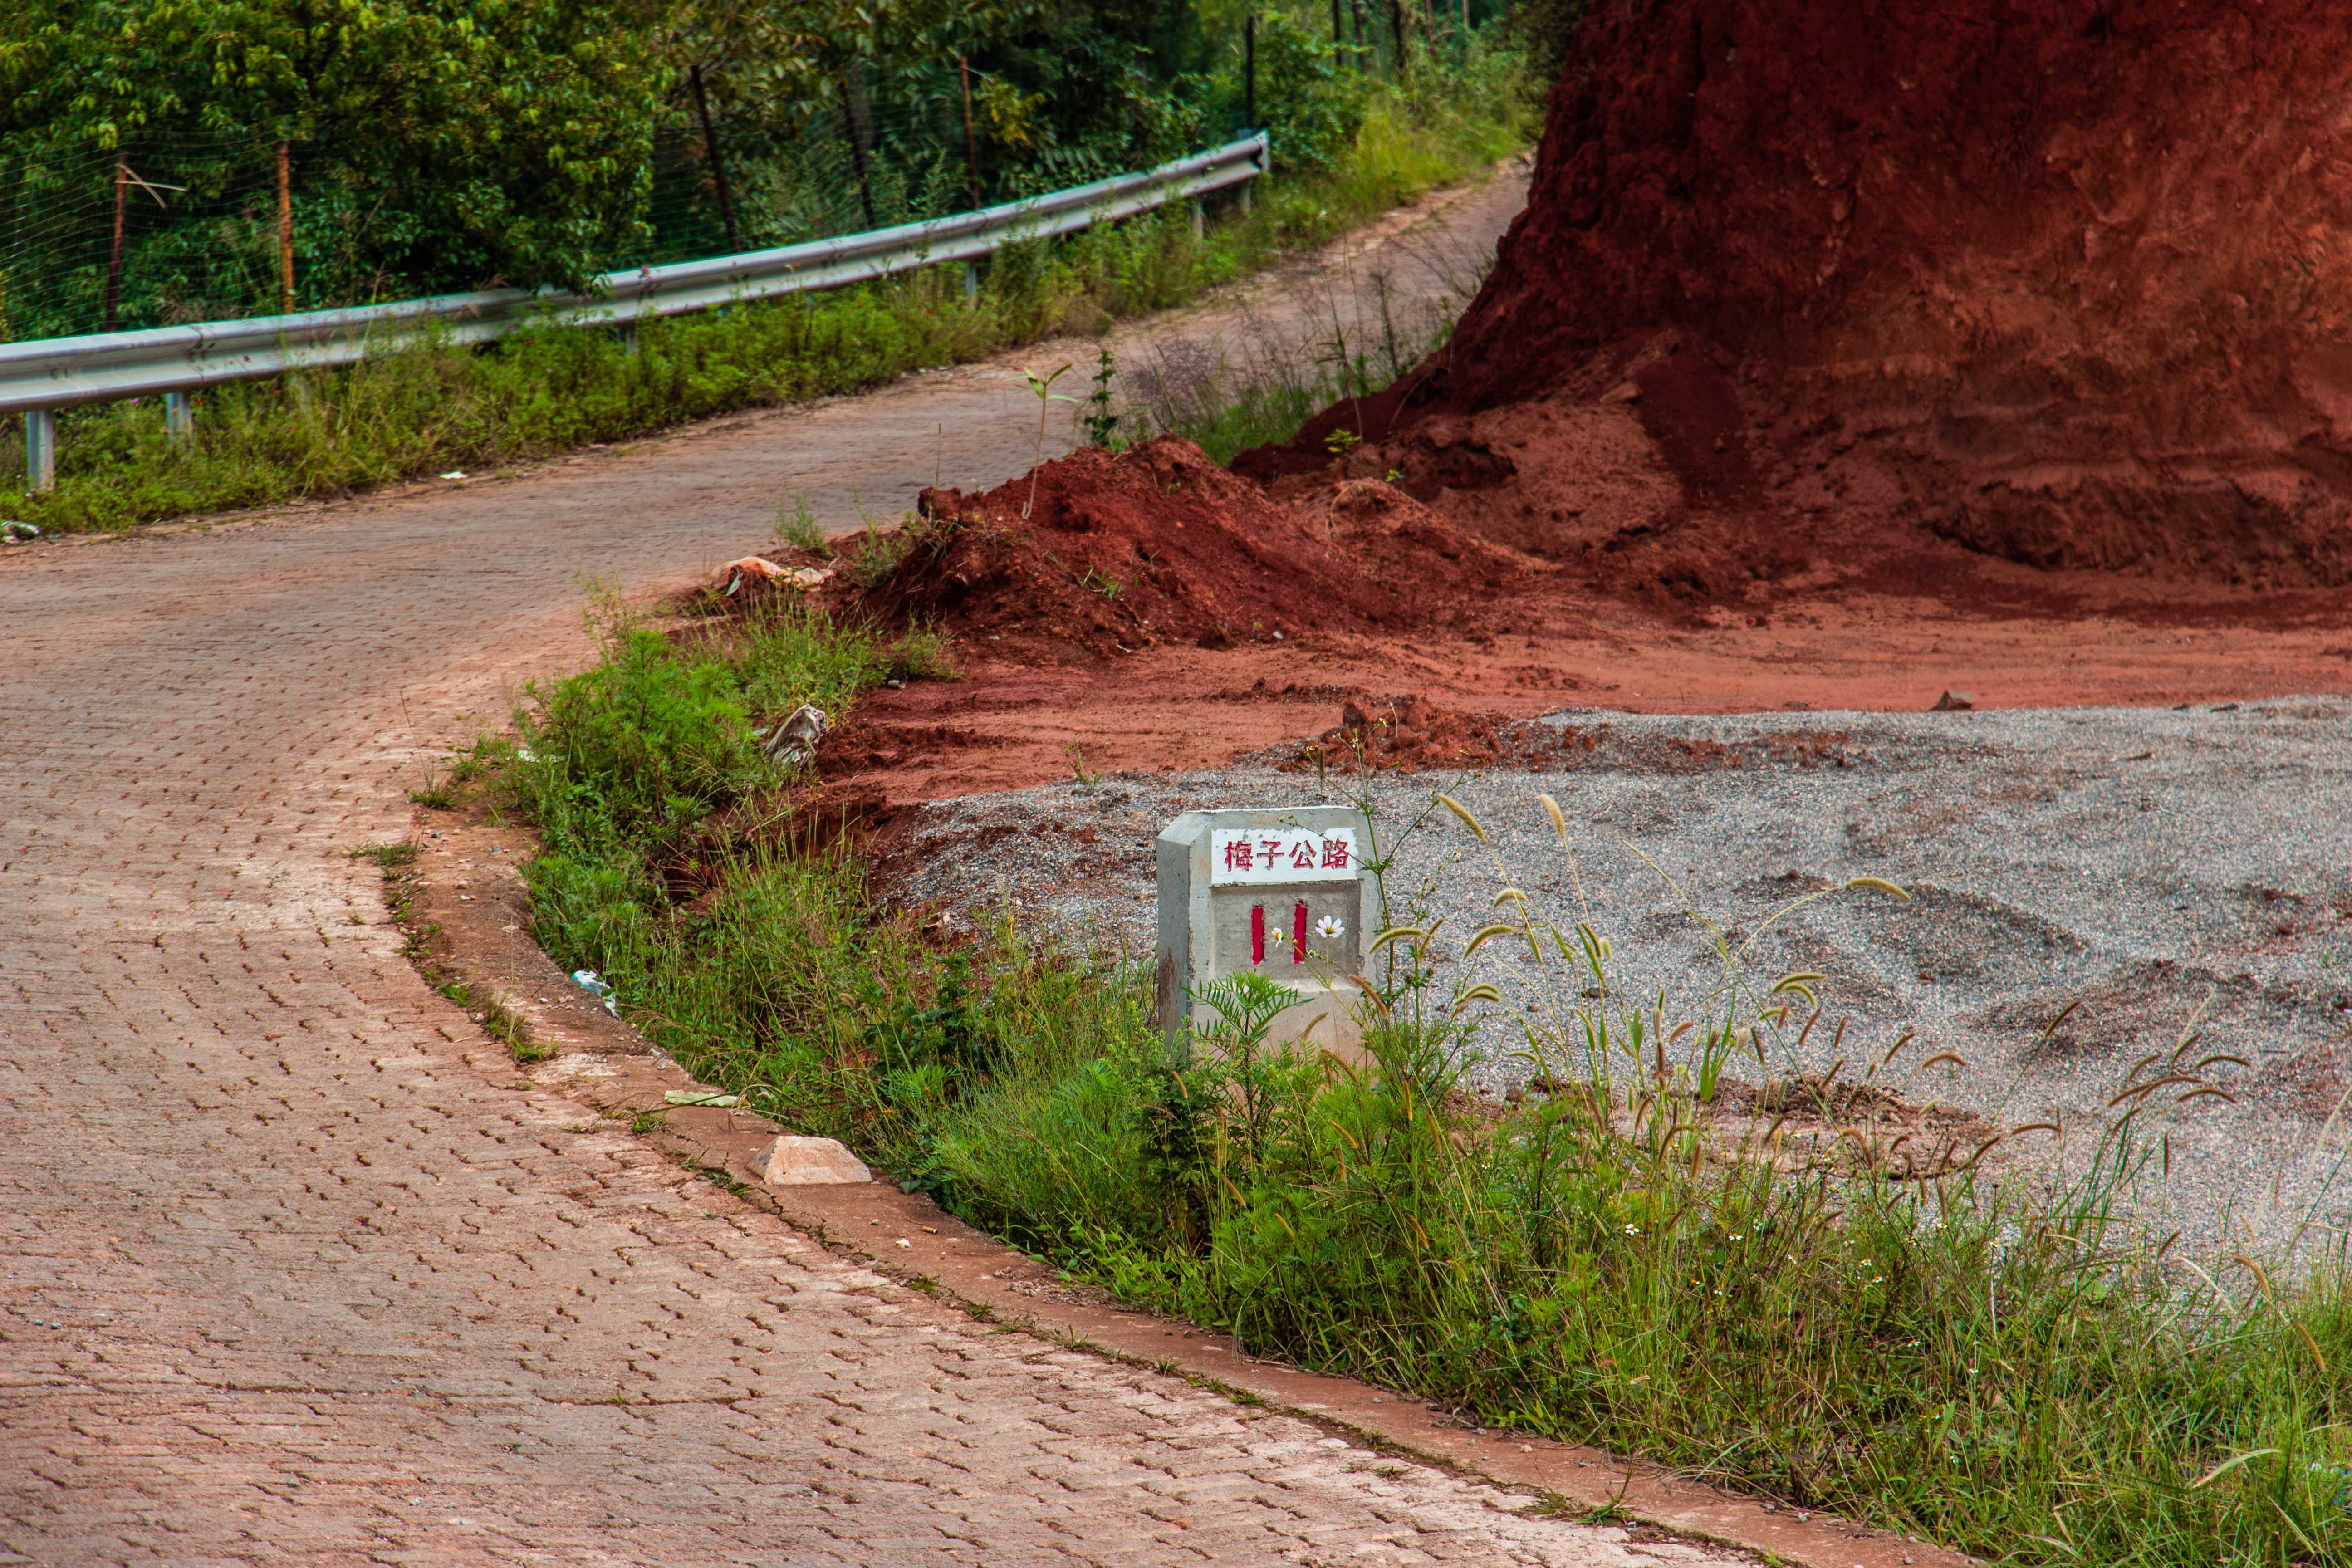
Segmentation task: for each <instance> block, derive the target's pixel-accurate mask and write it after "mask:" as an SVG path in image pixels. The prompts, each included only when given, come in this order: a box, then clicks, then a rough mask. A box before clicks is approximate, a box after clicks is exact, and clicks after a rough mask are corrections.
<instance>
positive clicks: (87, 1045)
mask: <svg viewBox="0 0 2352 1568" xmlns="http://www.w3.org/2000/svg"><path fill="white" fill-rule="evenodd" d="M1510 199H1511V197H1510V192H1509V188H1508V187H1507V186H1498V187H1496V188H1493V189H1490V190H1489V191H1488V192H1486V193H1483V194H1481V195H1476V196H1474V197H1472V198H1470V199H1468V200H1467V201H1465V202H1464V203H1462V204H1460V205H1456V206H1454V207H1453V208H1451V209H1450V210H1449V213H1448V215H1447V216H1446V218H1445V219H1444V222H1445V223H1446V224H1447V225H1448V226H1449V232H1454V233H1460V234H1463V235H1465V236H1467V237H1471V238H1473V239H1475V237H1479V236H1482V235H1487V234H1491V232H1492V231H1493V229H1494V228H1495V227H1496V225H1497V224H1498V223H1499V221H1500V219H1501V217H1502V216H1505V214H1506V209H1507V206H1508V205H1509V203H1510ZM1393 254H1402V252H1401V251H1399V252H1394V253H1393ZM1004 400H1005V394H1004V391H1003V377H1002V374H1001V373H998V374H997V379H996V380H993V381H992V380H990V379H989V375H988V373H973V374H965V375H962V376H960V377H954V378H945V379H933V380H923V381H918V382H915V383H913V384H908V385H904V386H900V387H898V388H893V389H890V390H888V391H886V392H885V393H883V394H881V395H878V396H877V398H875V399H874V400H872V401H871V402H870V403H867V404H863V405H858V406H856V407H848V406H843V405H834V406H830V407H821V408H817V409H813V410H806V411H793V412H788V413H780V414H772V415H762V416H754V417H750V418H745V419H740V420H734V421H729V422H726V423H725V424H723V425H721V426H717V427H714V428H710V429H706V430H702V431H698V432H695V433H693V434H691V435H688V436H681V437H677V438H675V439H673V440H669V441H666V442H661V443H650V444H647V445H646V446H645V447H640V448H635V449H632V450H630V451H627V452H622V453H613V454H604V455H600V456H598V457H596V458H593V459H592V460H588V461H585V462H583V463H582V464H580V465H578V466H577V467H558V468H554V469H552V470H549V471H542V472H541V473H538V474H536V475H533V476H530V477H529V478H528V479H521V480H519V481H516V482H510V483H491V484H487V485H479V486H468V487H466V488H463V489H444V490H438V491H432V490H428V491H424V492H418V493H412V494H408V495H404V496H400V497H384V498H378V499H376V500H371V501H368V502H364V503H362V504H357V505H351V506H342V507H335V508H327V509H319V510H312V511H309V512H305V513H301V514H288V515H281V516H278V517H273V518H269V519H262V520H247V521H238V522H236V523H234V524H232V525H229V526H227V527H226V528H223V529H215V530H214V531H210V532H209V533H207V532H206V531H202V530H195V529H177V530H171V531H155V532H152V533H148V534H145V535H142V536H139V537H133V538H129V539H122V540H114V541H89V542H70V543H67V544H62V545H58V546H44V547H39V548H18V549H15V550H11V551H9V552H5V554H0V626H5V648H6V655H7V664H8V668H7V678H6V681H5V685H0V801H5V813H4V814H0V815H5V824H6V826H5V837H0V909H5V910H6V911H7V914H8V919H7V921H6V927H5V929H6V942H5V948H0V1118H5V1137H0V1190H5V1194H6V1202H5V1205H0V1211H5V1213H4V1214H0V1253H5V1264H0V1268H5V1273H0V1469H5V1477H6V1479H5V1482H0V1561H7V1562H18V1563H148V1562H174V1563H189V1562H198V1561H201V1562H241V1563H302V1564H306V1565H311V1568H316V1565H321V1564H335V1563H358V1562H362V1561H366V1562H376V1561H382V1560H383V1559H384V1558H385V1557H386V1556H394V1555H396V1556H398V1557H399V1558H401V1559H402V1560H404V1561H412V1562H420V1563H422V1562H448V1563H559V1562H561V1563H589V1562H596V1563H609V1562H616V1561H619V1562H631V1563H712V1562H719V1561H726V1562H739V1563H794V1564H801V1563H831V1562H842V1563H909V1562H921V1563H933V1562H937V1563H950V1562H954V1563H976V1562H986V1563H990V1564H992V1565H996V1564H1008V1563H1030V1562H1045V1561H1053V1562H1056V1563H1059V1562H1068V1561H1076V1562H1095V1563H1158V1562H1175V1561H1179V1560H1182V1561H1188V1562H1189V1561H1195V1560H1199V1559H1202V1558H1206V1559H1208V1560H1211V1561H1230V1562H1253V1563H1255V1562H1265V1561H1269V1560H1276V1559H1285V1560H1294V1561H1313V1560H1322V1559H1325V1558H1332V1557H1341V1556H1347V1557H1351V1558H1352V1557H1353V1556H1354V1555H1356V1554H1360V1553H1365V1552H1380V1553H1381V1557H1380V1560H1381V1561H1384V1562H1446V1563H1577V1564H1583V1563H1594V1564H1601V1563H1610V1564H1616V1563H1641V1562H1645V1561H1656V1560H1659V1559H1660V1558H1661V1557H1662V1556H1668V1555H1671V1556H1674V1557H1675V1559H1676V1560H1678V1561H1693V1560H1697V1558H1698V1557H1699V1554H1696V1553H1693V1552H1690V1551H1689V1550H1688V1549H1685V1548H1679V1547H1674V1546H1669V1545H1644V1544H1642V1543H1639V1542H1633V1541H1631V1540H1629V1539H1628V1537H1627V1536H1626V1534H1625V1532H1623V1531H1611V1530H1601V1529H1594V1528H1591V1527H1584V1526H1578V1525H1571V1524H1566V1523H1561V1522H1557V1521H1547V1520H1542V1519H1536V1518H1530V1517H1526V1516H1524V1515H1521V1514H1519V1513H1517V1512H1512V1511H1507V1510H1511V1509H1514V1508H1516V1507H1517V1500H1516V1499H1512V1498H1507V1497H1505V1496H1502V1495H1501V1494H1498V1493H1496V1492H1493V1491H1491V1490H1489V1489H1483V1488H1480V1487H1477V1486H1475V1485H1472V1484H1468V1483H1465V1482H1463V1481H1459V1480H1456V1479H1451V1478H1447V1477H1444V1476H1441V1475H1439V1474H1437V1473H1436V1472H1433V1471H1430V1470H1427V1469H1423V1468H1416V1467H1396V1466H1390V1465H1386V1464H1381V1465H1379V1466H1377V1467H1376V1466H1375V1465H1374V1464H1373V1463H1372V1462H1371V1456H1370V1455H1369V1454H1367V1453H1364V1452H1362V1451H1360V1450H1355V1449H1351V1448H1349V1447H1347V1446H1346V1445H1345V1444H1343V1443H1339V1442H1338V1441H1337V1440H1336V1439H1330V1438H1328V1437H1325V1436H1323V1435H1322V1434H1321V1433H1319V1432H1318V1431H1316V1430H1314V1429H1313V1428H1311V1427H1307V1426H1303V1425H1301V1424H1299V1423H1297V1422H1294V1421H1290V1420H1287V1419H1286V1418H1282V1417H1264V1418H1260V1416H1259V1415H1257V1413H1255V1412H1251V1411H1247V1410H1244V1409H1241V1408H1239V1407H1236V1406H1234V1405H1231V1404H1229V1403H1227V1402H1225V1401H1223V1400H1222V1399H1220V1398H1217V1397H1215V1396H1213V1395H1211V1394H1205V1393H1202V1392H1200V1391H1197V1390H1195V1389H1193V1388H1192V1387H1190V1386H1188V1385H1186V1384H1182V1383H1181V1382H1177V1381H1175V1380H1172V1379H1166V1378H1161V1377H1158V1376H1156V1375H1153V1374H1150V1373H1139V1372H1136V1371H1132V1370H1129V1369H1127V1368H1124V1367H1120V1366H1117V1365H1113V1364H1109V1363H1102V1362H1098V1361H1096V1360H1093V1359H1091V1358H1088V1357H1085V1356H1080V1355H1076V1354H1071V1353H1066V1352H1058V1351H1055V1350H1052V1349H1050V1348H1048V1347H1045V1346H1043V1345H1041V1344H1039V1343H1038V1342H1036V1341H1034V1340H1029V1339H1025V1338H1023V1337H1021V1336H1018V1335H1008V1334H1002V1333H997V1332H993V1331H988V1330H985V1329H983V1328H982V1327H980V1326H977V1325H974V1324H972V1323H971V1322H970V1321H966V1320H962V1319H960V1318H957V1317H956V1316H954V1315H953V1314H950V1313H949V1312H946V1311H944V1310H940V1309H938V1308H936V1307H934V1306H932V1305H931V1304H930V1303H929V1301H928V1300H925V1299H923V1298H921V1297H919V1296H916V1295H914V1294H912V1293H910V1292H908V1291H904V1290H901V1289H897V1288H895V1287H892V1286H890V1285H889V1284H887V1282H886V1281H883V1280H881V1279H877V1277H874V1276H871V1275H869V1274H866V1273H864V1272H862V1271H861V1270H859V1269H857V1268H852V1267H850V1266H848V1265H845V1264H844V1263H842V1262H840V1261H839V1260H837V1259H835V1258H832V1257H831V1256H830V1255H828V1254H826V1253H824V1252H823V1251H821V1250H820V1249H818V1248H816V1247H814V1246H812V1245H811V1244H809V1243H808V1242H806V1241H805V1240H803V1238H801V1237H797V1236H795V1235H793V1233H792V1232H790V1231H789V1230H787V1229H786V1228H785V1227H784V1226H782V1224H781V1223H779V1222H777V1221H775V1220H773V1219H772V1218H769V1217H768V1216H765V1215H761V1214H759V1213H756V1212H753V1211H751V1210H749V1209H746V1208H745V1207H743V1206H742V1205H739V1204H737V1203H736V1202H735V1200H733V1199H732V1198H730V1197H729V1196H728V1195H727V1194H725V1193H723V1192H721V1191H719V1190H718V1189H716V1188H711V1187H709V1186H707V1185H706V1184H701V1183H698V1182H695V1181H692V1180H690V1179H688V1177H687V1176H686V1173H683V1172H681V1171H680V1170H678V1169H677V1168H675V1167H673V1166H670V1165H668V1164H667V1163H664V1162H662V1161H660V1160H659V1159H657V1158H656V1157H654V1156H653V1155H651V1154H650V1153H649V1152H647V1151H646V1150H645V1149H644V1148H643V1147H642V1146H640V1145H639V1144H638V1143H636V1142H635V1140H633V1139H631V1138H629V1137H627V1136H625V1135H624V1134H623V1133H621V1132H619V1131H616V1130H614V1129H613V1128H612V1127H610V1126H608V1125H600V1124H598V1123H597V1122H596V1121H595V1120H594V1119H593V1116H592V1115H590V1114H589V1113H587V1112H585V1111H584V1110H583V1109H582V1108H581V1107H580V1106H578V1105H576V1104H574V1103H572V1102H571V1101H568V1100H563V1099H562V1098H560V1097H558V1096H555V1095H551V1094H548V1093H545V1092H542V1091H537V1090H533V1089H529V1088H527V1087H521V1086H511V1087H510V1086H509V1083H508V1082H507V1081H505V1079H506V1078H507V1075H506V1074H504V1073H502V1072H500V1071H499V1068H500V1066H501V1064H500V1063H499V1060H498V1058H496V1057H495V1056H494V1055H488V1054H487V1053H488V1047H487V1046H486V1045H485V1044H484V1043H483V1042H482V1041H481V1040H480V1037H479V1036H478V1031H476V1030H475V1028H474V1027H473V1026H472V1025H471V1024H470V1023H469V1021H468V1020H467V1018H466V1017H465V1016H464V1015H463V1014H462V1013H460V1012H459V1011H458V1010H457V1008H456V1007H454V1006H452V1005H448V1004H446V1002H444V1001H442V1000H441V999H440V998H438V997H436V995H434V994H432V993H431V992H429V991H428V990H427V989H426V988H425V984H423V982H422V981H421V980H420V979H419V978H418V977H417V975H416V974H415V972H414V971H413V970H412V969H411V968H410V966H409V965H408V963H406V962H405V961H404V959H403V957H402V956H401V953H400V937H399V933H398V932H397V931H395V930H394V928H393V927H392V926H391V925H390V924H389V923H388V921H387V919H386V915H385V911H384V910H383V903H382V900H381V897H380V893H379V886H378V881H377V877H376V873H375V870H374V868H373V867H372V866H370V865H367V864H366V863H364V862H354V861H353V860H352V859H351V858H350V857H349V852H350V851H351V850H352V849H353V848H355V847H360V846H362V845H365V844H368V843H371V842H375V841H381V840H384V839H389V838H394V837H398V836H399V835H401V834H402V833H403V832H404V829H405V826H406V820H407V816H408V807H407V805H406V804H405V802H404V798H403V793H404V788H405V787H408V786H413V785H414V784H416V783H417V782H419V781H420V779H421V777H422V773H421V759H422V758H424V757H425V755H427V754H428V753H429V752H432V750H433V749H434V748H435V746H436V744H437V743H439V742H446V741H450V740H453V739H457V738H461V737H462V736H464V735H465V734H466V733H467V731H468V730H469V729H470V728H471V727H472V726H473V725H474V724H475V723H476V722H477V721H478V719H480V718H481V717H484V716H488V715H493V714H495V713H496V712H497V711H498V710H499V696H500V693H501V691H502V689H504V687H505V686H506V685H507V684H508V683H509V682H511V681H513V680H515V679H520V678H522V677H524V676H527V675H528V674H530V672H532V671H534V670H544V669H550V668H561V667H563V666H565V665H569V664H572V663H575V662H577V661H578V659H579V658H581V656H582V654H583V646H584V645H583V638H582V634H581V632H580V629H579V625H578V618H577V615H576V607H577V605H578V603H579V595H578V592H577V587H578V584H579V583H580V582H581V580H583V579H584V578H587V577H592V576H594V577H605V578H612V579H617V580H619V581H623V582H626V583H629V584H644V583H646V582H647V581H649V580H653V579H657V578H660V577H663V576H665V575H667V574H677V573H678V572H680V571H682V570H690V569H692V568H694V567H696V566H698V565H699V564H701V563H703V562H704V561H705V560H707V559H709V557H710V556H711V555H712V554H713V553H715V552H716V551H718V550H719V549H722V548H732V547H733V546H735V545H736V544H738V543H740V541H741V537H742V534H743V531H744V529H745V527H746V525H747V523H749V524H763V523H764V521H765V520H766V518H767V516H768V515H769V513H770V512H771V511H772V510H773V508H774V506H775V505H776V503H777V501H778V500H779V499H780V498H782V497H789V496H790V495H791V494H793V493H794V492H795V491H798V492H801V493H807V494H810V495H812V496H813V497H814V498H816V500H817V504H818V505H819V506H820V509H821V510H831V509H834V508H835V504H836V501H837V500H841V499H845V497H846V494H847V492H848V490H849V489H850V485H851V480H852V479H853V478H854V477H857V476H865V478H863V479H859V485H860V490H861V493H862V494H864V495H865V496H866V498H867V499H868V500H872V501H876V502H879V503H881V504H884V505H890V506H896V505H897V504H898V503H899V500H900V498H901V496H902V494H903V492H905V491H906V490H908V489H909V488H910V487H911V486H912V485H913V484H914V483H916V482H917V481H918V480H919V481H920V482H923V483H928V482H929V479H930V468H931V467H932V465H933V463H934V461H935V460H939V459H938V454H939V453H940V451H948V452H950V453H951V454H952V455H953V456H954V458H956V459H957V461H958V463H959V465H961V466H962V467H964V468H976V469H978V470H980V471H978V472H974V473H968V474H967V475H966V477H967V478H979V479H1002V478H1003V477H1005V476H1008V475H1010V474H1012V473H1013V472H1016V471H1018V470H1019V469H1020V468H1024V467H1025V466H1026V464H1027V463H1028V461H1029V450H1028V440H1029V437H1027V436H1026V435H1024V432H1023V430H1022V428H1021V426H1020V424H1019V422H1018V421H1017V420H1014V419H1011V418H1009V417H1005V416H1003V413H1002V408H1003V402H1004ZM934 431H942V432H944V434H941V435H939V436H938V437H937V438H936V439H929V438H926V433H929V432H934ZM869 487H870V488H869ZM476 1058H479V1059H476Z"/></svg>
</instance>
